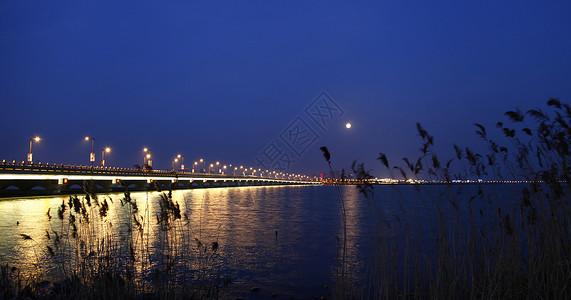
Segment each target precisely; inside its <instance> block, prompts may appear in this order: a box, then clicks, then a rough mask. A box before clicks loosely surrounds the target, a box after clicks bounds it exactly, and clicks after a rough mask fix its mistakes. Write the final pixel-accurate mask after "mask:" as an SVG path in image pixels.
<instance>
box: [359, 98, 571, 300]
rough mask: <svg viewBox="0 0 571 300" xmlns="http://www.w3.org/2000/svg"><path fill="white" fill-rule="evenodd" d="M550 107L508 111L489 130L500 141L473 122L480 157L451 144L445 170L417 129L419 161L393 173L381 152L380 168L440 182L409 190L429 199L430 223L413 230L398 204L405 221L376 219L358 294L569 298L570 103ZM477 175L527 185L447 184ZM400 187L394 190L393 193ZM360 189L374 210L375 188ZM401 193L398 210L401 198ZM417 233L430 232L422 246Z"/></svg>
mask: <svg viewBox="0 0 571 300" xmlns="http://www.w3.org/2000/svg"><path fill="white" fill-rule="evenodd" d="M547 106H548V107H549V108H550V109H551V110H552V115H554V116H549V114H547V113H545V112H543V111H542V110H541V109H539V108H538V109H532V110H528V111H527V112H526V113H525V114H524V113H522V112H521V111H519V110H514V111H508V112H506V113H505V115H506V116H507V117H508V118H509V119H510V121H511V122H512V123H513V125H512V126H514V127H513V128H512V126H509V127H508V126H506V125H505V124H504V123H503V122H498V123H497V124H496V126H497V128H499V130H500V132H501V133H502V134H503V135H504V136H505V139H506V141H507V144H506V145H501V144H500V143H498V142H496V141H495V140H493V139H492V138H491V137H490V135H489V134H488V132H487V130H486V128H485V127H484V126H483V125H481V124H475V126H476V127H477V130H476V134H477V135H478V136H479V137H480V138H481V139H482V140H483V141H484V142H485V143H486V148H487V153H485V154H479V153H476V152H475V151H473V150H472V149H470V148H468V147H466V148H464V149H462V148H461V147H459V146H457V145H454V151H455V153H456V157H454V158H452V159H450V160H448V161H447V162H446V163H445V164H443V163H441V162H440V160H439V158H438V155H437V154H436V153H435V152H434V151H433V149H432V146H433V144H434V138H433V137H432V136H431V135H429V134H428V132H427V131H426V130H425V129H424V128H423V127H422V126H421V125H420V124H417V131H418V134H419V136H420V137H421V138H422V141H423V145H422V147H421V148H420V152H421V156H420V157H419V158H418V159H415V160H411V159H408V158H404V159H403V161H404V162H405V164H406V166H405V167H404V168H403V167H400V166H394V167H392V168H391V167H390V165H389V161H388V159H387V157H386V156H385V155H384V154H382V153H381V154H380V155H379V158H378V159H379V161H380V162H381V164H382V165H383V166H385V167H386V168H387V169H389V171H391V170H393V169H395V170H398V171H399V173H400V174H401V176H402V177H403V179H405V180H406V179H411V178H418V179H421V178H430V179H432V180H434V181H436V182H439V183H440V184H439V185H415V188H416V190H417V193H418V194H422V195H425V197H426V201H424V202H423V203H422V204H423V205H424V206H425V207H426V208H427V209H428V210H427V211H428V212H430V211H432V212H433V214H432V216H431V220H433V221H431V222H429V224H414V219H413V218H411V216H408V215H407V212H406V209H405V208H404V207H405V206H404V205H402V206H401V207H402V210H403V216H404V220H399V221H397V222H398V223H394V222H393V223H390V222H389V221H388V220H384V219H380V220H376V221H374V223H373V224H374V226H375V228H377V233H378V237H377V241H378V242H377V243H374V245H373V247H374V251H373V253H374V254H373V256H372V257H371V258H370V260H369V272H370V276H369V277H368V278H367V284H365V286H364V287H363V289H362V291H361V297H363V298H373V299H378V298H398V297H406V298H422V299H426V298H434V299H442V298H448V299H460V298H461V299H467V298H478V299H479V298H484V299H490V298H502V299H503V298H544V299H568V298H570V297H571V285H570V284H569V282H571V225H570V216H571V203H570V202H571V200H570V199H571V190H570V186H569V178H570V173H571V164H570V162H571V151H570V148H569V145H570V144H571V143H570V142H571V107H570V106H569V105H567V104H563V103H561V102H560V101H559V100H558V99H550V100H549V101H548V102H547ZM526 115H527V116H529V117H530V118H531V120H532V123H534V124H535V129H533V130H532V129H531V126H530V124H528V121H526ZM354 166H355V163H354ZM354 172H355V174H357V177H358V178H368V177H369V176H370V174H369V172H368V171H367V170H365V169H364V168H363V167H362V165H359V166H358V167H357V168H355V167H354ZM409 176H410V177H409ZM478 178H487V179H493V180H500V181H502V182H504V181H506V180H523V181H524V182H523V183H519V184H516V183H501V184H483V183H479V184H476V185H468V186H465V185H455V184H452V180H454V179H456V180H467V179H471V180H472V181H473V182H477V179H478ZM405 187H406V186H398V187H396V191H395V193H396V194H399V193H401V192H402V190H403V189H404V188H405ZM359 188H360V190H361V192H362V193H363V194H364V195H365V196H366V198H367V200H368V202H369V203H370V206H369V207H371V208H372V209H378V210H379V211H377V212H380V211H381V210H380V209H379V207H380V205H377V204H376V201H375V196H374V194H373V193H372V190H373V187H372V186H369V185H365V186H361V187H359ZM461 191H463V192H461ZM466 191H470V192H469V193H468V194H466ZM400 195H401V204H402V203H403V202H404V201H405V200H407V199H405V197H406V196H404V195H403V194H400ZM373 215H375V214H373ZM396 225H400V226H399V228H400V229H395V228H396V227H397V226H396ZM415 227H416V228H418V229H417V231H416V232H417V235H418V232H427V233H429V236H428V242H423V239H422V238H419V237H418V236H415V237H413V236H412V235H411V234H412V233H414V232H415V230H411V229H414V228H415ZM421 227H427V228H428V229H425V230H424V231H421ZM391 230H393V231H395V234H397V235H398V234H399V233H400V232H402V233H403V235H404V236H403V238H402V239H400V241H399V239H391V238H390V237H389V236H388V235H387V234H386V233H387V232H390V231H391ZM401 230H402V231H401Z"/></svg>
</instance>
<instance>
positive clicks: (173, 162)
mask: <svg viewBox="0 0 571 300" xmlns="http://www.w3.org/2000/svg"><path fill="white" fill-rule="evenodd" d="M177 162H178V158H175V159H173V160H172V163H171V167H172V170H173V171H174V164H175V163H177Z"/></svg>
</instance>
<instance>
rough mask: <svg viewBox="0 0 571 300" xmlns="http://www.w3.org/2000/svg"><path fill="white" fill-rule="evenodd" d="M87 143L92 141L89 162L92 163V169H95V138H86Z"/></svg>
mask: <svg viewBox="0 0 571 300" xmlns="http://www.w3.org/2000/svg"><path fill="white" fill-rule="evenodd" d="M85 140H86V141H89V140H91V153H89V161H90V162H91V168H93V163H94V162H95V151H94V150H93V146H94V144H95V138H94V137H88V136H86V137H85Z"/></svg>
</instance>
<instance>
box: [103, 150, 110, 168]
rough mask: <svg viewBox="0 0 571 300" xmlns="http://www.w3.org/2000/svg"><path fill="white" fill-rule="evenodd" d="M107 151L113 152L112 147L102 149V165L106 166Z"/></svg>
mask: <svg viewBox="0 0 571 300" xmlns="http://www.w3.org/2000/svg"><path fill="white" fill-rule="evenodd" d="M105 152H107V153H109V152H111V148H109V147H107V148H105V149H103V150H101V166H102V167H105Z"/></svg>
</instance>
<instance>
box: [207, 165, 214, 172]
mask: <svg viewBox="0 0 571 300" xmlns="http://www.w3.org/2000/svg"><path fill="white" fill-rule="evenodd" d="M213 167H214V164H210V166H209V167H208V174H210V168H213Z"/></svg>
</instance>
